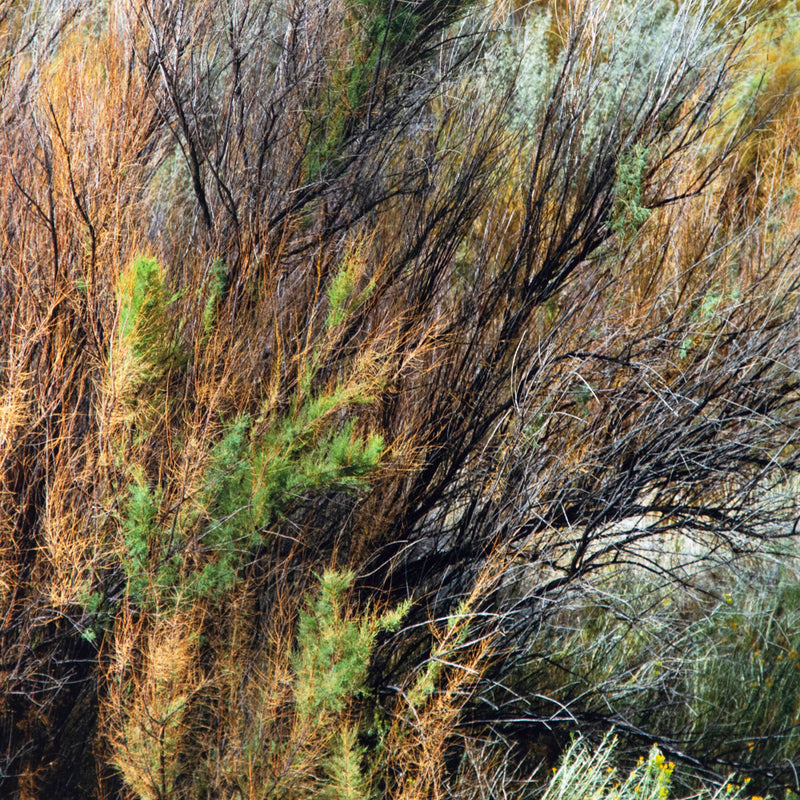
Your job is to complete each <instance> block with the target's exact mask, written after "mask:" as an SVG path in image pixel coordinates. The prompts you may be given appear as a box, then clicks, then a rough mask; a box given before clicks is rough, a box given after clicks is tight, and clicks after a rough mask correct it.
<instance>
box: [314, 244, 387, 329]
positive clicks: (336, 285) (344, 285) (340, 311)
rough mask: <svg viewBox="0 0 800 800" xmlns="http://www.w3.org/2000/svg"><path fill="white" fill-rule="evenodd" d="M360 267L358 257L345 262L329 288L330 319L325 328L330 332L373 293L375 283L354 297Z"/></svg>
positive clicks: (371, 283)
mask: <svg viewBox="0 0 800 800" xmlns="http://www.w3.org/2000/svg"><path fill="white" fill-rule="evenodd" d="M358 273H359V267H358V263H357V258H356V257H351V258H348V259H347V260H345V262H344V263H343V264H342V266H341V267H340V269H339V271H338V272H337V273H336V275H335V276H334V278H333V280H332V281H331V284H330V286H329V287H328V304H329V309H328V318H327V320H326V322H325V327H326V328H328V329H329V330H330V329H331V328H335V327H336V326H337V325H340V324H341V323H342V322H344V320H345V319H347V318H348V317H349V316H350V314H352V313H353V311H355V310H356V309H357V308H358V307H359V306H360V305H361V304H362V303H364V301H365V300H366V299H367V298H368V297H369V295H370V294H371V293H372V290H373V289H374V288H375V284H374V282H370V283H369V284H368V285H367V287H366V288H365V289H364V290H363V291H362V292H360V293H359V294H357V295H354V292H355V288H356V282H357V280H358Z"/></svg>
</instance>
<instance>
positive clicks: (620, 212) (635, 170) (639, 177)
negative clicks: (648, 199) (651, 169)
mask: <svg viewBox="0 0 800 800" xmlns="http://www.w3.org/2000/svg"><path fill="white" fill-rule="evenodd" d="M646 169H647V149H646V148H645V147H643V146H642V145H641V144H639V143H637V144H635V145H634V146H633V148H632V149H631V151H630V152H629V153H626V154H625V155H623V156H622V157H621V158H620V160H619V162H618V164H617V181H616V184H615V185H614V212H613V217H612V219H611V230H612V231H613V232H614V233H616V234H617V235H619V236H621V237H623V238H625V237H627V236H630V235H632V234H633V233H635V232H636V231H637V230H639V228H640V227H641V226H642V225H644V223H645V222H646V221H647V218H648V217H649V216H650V213H651V212H650V209H649V208H645V207H644V205H643V204H642V202H643V201H642V182H643V180H644V175H645V171H646Z"/></svg>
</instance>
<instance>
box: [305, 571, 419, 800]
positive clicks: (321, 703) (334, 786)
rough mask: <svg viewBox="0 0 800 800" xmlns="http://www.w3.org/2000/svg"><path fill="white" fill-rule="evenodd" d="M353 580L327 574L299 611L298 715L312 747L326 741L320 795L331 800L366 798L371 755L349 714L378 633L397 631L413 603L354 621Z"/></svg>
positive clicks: (361, 688)
mask: <svg viewBox="0 0 800 800" xmlns="http://www.w3.org/2000/svg"><path fill="white" fill-rule="evenodd" d="M353 580H354V575H353V573H351V572H346V571H331V570H329V571H327V572H325V573H324V574H323V575H322V577H321V578H320V584H319V589H318V590H317V593H316V595H315V596H313V597H308V598H307V599H306V603H305V607H304V608H303V609H302V611H301V612H300V619H299V623H298V627H297V637H296V648H295V651H294V652H293V654H292V657H291V663H292V668H293V670H294V687H293V689H294V691H293V694H294V701H295V713H296V714H297V717H298V721H299V723H300V727H301V729H303V730H304V731H305V732H306V738H307V740H308V741H309V742H319V741H322V742H323V743H324V744H323V753H322V754H321V756H320V764H321V766H322V768H323V770H324V773H325V776H326V777H325V779H324V781H322V785H321V786H320V787H319V788H320V790H321V796H322V797H325V798H330V800H351V799H352V800H355V798H365V797H367V796H368V793H367V780H366V778H365V776H364V774H363V773H362V770H361V766H362V763H363V762H364V761H365V759H368V758H371V759H372V760H374V759H376V758H379V757H380V754H379V753H378V752H372V753H370V754H367V752H366V751H365V749H364V748H363V747H361V746H360V745H358V743H357V728H356V727H354V726H352V725H350V724H348V722H347V717H348V713H347V712H348V711H349V710H350V709H351V707H352V705H353V703H354V702H355V701H356V700H357V699H358V698H359V697H360V696H361V695H363V694H364V693H365V687H364V683H365V679H366V676H367V666H368V664H369V660H370V657H371V655H372V651H373V649H374V647H375V640H376V637H377V635H378V633H379V632H380V631H385V630H396V628H397V627H398V626H399V624H400V623H401V621H402V620H403V618H404V617H405V615H406V614H407V613H408V609H409V606H410V603H409V602H404V603H401V604H400V605H399V606H398V607H397V608H395V609H394V610H392V611H389V612H387V613H385V614H382V615H378V614H374V613H370V612H367V613H365V614H362V615H359V616H355V617H354V616H351V615H349V614H348V613H347V610H346V594H347V592H348V591H349V589H350V588H351V586H352V584H353Z"/></svg>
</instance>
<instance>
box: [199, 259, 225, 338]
mask: <svg viewBox="0 0 800 800" xmlns="http://www.w3.org/2000/svg"><path fill="white" fill-rule="evenodd" d="M227 285H228V268H227V267H226V266H225V262H224V261H223V260H222V259H221V258H215V259H214V263H213V264H212V265H211V274H210V276H209V279H208V298H207V299H206V304H205V306H204V307H203V330H204V331H205V332H206V335H208V334H209V333H210V332H211V330H212V328H213V327H214V325H215V324H216V321H217V307H218V306H219V303H220V300H222V298H223V296H224V294H225V289H226V288H227Z"/></svg>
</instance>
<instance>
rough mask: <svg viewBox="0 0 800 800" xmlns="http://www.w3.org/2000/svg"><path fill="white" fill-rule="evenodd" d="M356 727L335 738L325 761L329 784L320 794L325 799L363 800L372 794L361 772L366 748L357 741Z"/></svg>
mask: <svg viewBox="0 0 800 800" xmlns="http://www.w3.org/2000/svg"><path fill="white" fill-rule="evenodd" d="M356 737H357V731H356V729H355V728H345V729H344V730H342V731H341V732H340V733H339V734H338V735H337V737H336V739H335V740H334V743H333V745H332V746H331V752H330V755H329V756H328V758H327V759H326V761H325V772H326V775H327V785H326V786H324V787H323V788H322V790H321V791H320V793H319V796H320V797H321V798H322V799H323V800H362V798H367V797H369V796H370V794H369V792H368V787H367V780H366V779H365V777H364V775H362V772H361V762H362V760H363V759H364V755H365V750H364V748H363V747H360V746H359V745H358V744H357V742H356Z"/></svg>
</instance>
